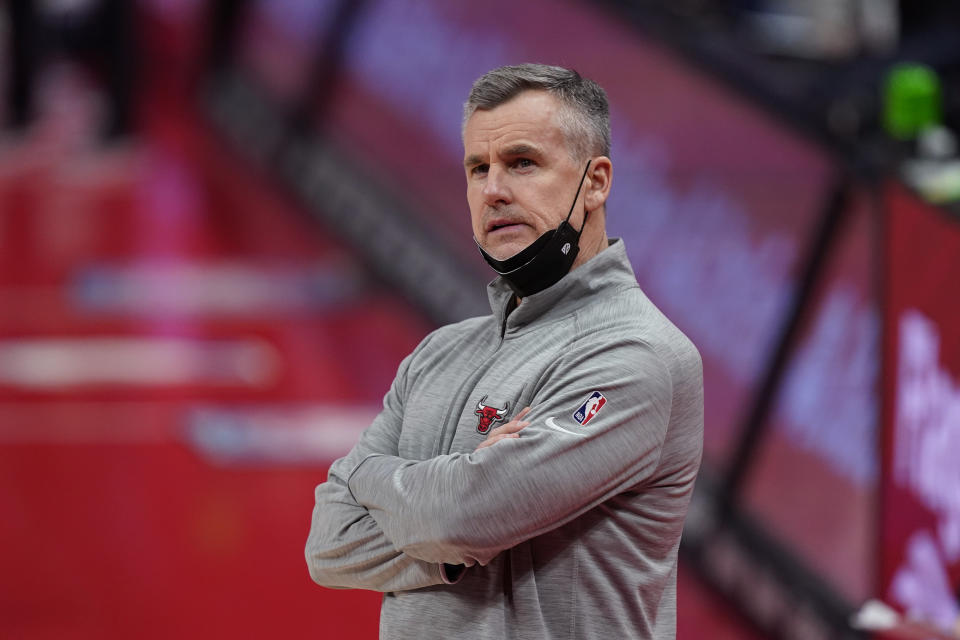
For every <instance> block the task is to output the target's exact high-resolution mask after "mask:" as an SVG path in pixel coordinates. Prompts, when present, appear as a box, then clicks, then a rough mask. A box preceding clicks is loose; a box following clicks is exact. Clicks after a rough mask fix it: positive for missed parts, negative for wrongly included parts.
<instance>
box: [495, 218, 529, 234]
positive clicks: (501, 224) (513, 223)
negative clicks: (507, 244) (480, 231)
mask: <svg viewBox="0 0 960 640" xmlns="http://www.w3.org/2000/svg"><path fill="white" fill-rule="evenodd" d="M522 226H523V223H522V222H519V221H517V220H507V219H495V220H491V221H490V222H488V223H487V233H494V232H496V231H509V230H511V229H519V228H520V227H522Z"/></svg>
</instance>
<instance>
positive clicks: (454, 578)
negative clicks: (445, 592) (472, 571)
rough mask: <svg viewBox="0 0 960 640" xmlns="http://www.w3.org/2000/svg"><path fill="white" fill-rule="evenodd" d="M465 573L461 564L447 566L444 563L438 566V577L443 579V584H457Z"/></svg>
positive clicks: (465, 568)
mask: <svg viewBox="0 0 960 640" xmlns="http://www.w3.org/2000/svg"><path fill="white" fill-rule="evenodd" d="M466 572H467V567H466V566H465V565H462V564H447V563H446V562H444V563H442V564H441V565H440V577H441V578H443V582H444V584H457V583H458V582H460V580H461V579H462V578H463V574H465V573H466Z"/></svg>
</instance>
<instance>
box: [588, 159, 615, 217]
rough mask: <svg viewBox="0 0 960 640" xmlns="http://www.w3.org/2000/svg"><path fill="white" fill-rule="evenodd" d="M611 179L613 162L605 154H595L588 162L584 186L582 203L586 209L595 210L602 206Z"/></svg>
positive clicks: (608, 191)
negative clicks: (588, 166) (588, 168)
mask: <svg viewBox="0 0 960 640" xmlns="http://www.w3.org/2000/svg"><path fill="white" fill-rule="evenodd" d="M612 179H613V163H612V162H610V158H608V157H607V156H597V157H596V158H594V159H593V161H592V162H591V163H590V170H589V171H588V172H587V181H586V184H585V185H584V187H585V188H586V194H585V195H584V197H583V198H584V199H583V204H584V206H585V207H586V208H587V211H595V210H596V209H599V208H601V207H603V205H604V204H605V203H606V202H607V196H608V195H610V181H611V180H612Z"/></svg>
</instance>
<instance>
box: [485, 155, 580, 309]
mask: <svg viewBox="0 0 960 640" xmlns="http://www.w3.org/2000/svg"><path fill="white" fill-rule="evenodd" d="M589 169H590V162H587V166H586V167H585V168H584V169H583V175H582V176H580V184H579V185H577V193H576V195H574V196H573V202H572V203H571V204H570V211H569V212H568V213H567V218H566V220H564V221H563V222H561V223H560V226H559V227H557V228H556V229H551V230H550V231H547V232H545V233H544V234H543V235H541V236H540V237H539V238H537V239H536V240H534V241H533V243H532V244H531V245H530V246H528V247H526V248H525V249H523V250H521V251H520V252H519V253H517V254H516V255H513V256H510V257H509V258H507V259H506V260H497V259H496V258H494V257H493V256H491V255H490V254H489V253H487V252H486V251H484V250H483V247H481V246H480V243H479V242H477V248H478V249H480V255H482V256H483V259H484V260H486V261H487V263H488V264H489V265H490V266H491V267H493V270H494V271H496V272H497V273H498V274H500V276H502V277H503V279H504V280H506V281H507V284H509V285H510V288H511V289H513V291H514V293H516V294H517V295H518V296H519V297H521V298H525V297H527V296H530V295H533V294H535V293H539V292H541V291H543V290H544V289H546V288H547V287H551V286H553V285H555V284H556V283H558V282H560V279H561V278H563V276H565V275H567V273H569V272H570V267H572V266H573V261H574V260H576V259H577V254H578V253H580V234H581V233H583V228H584V227H585V226H587V215H588V214H589V212H588V211H587V210H586V209H584V211H583V224H582V225H581V226H580V231H577V230H576V229H574V228H573V226H572V225H571V224H570V216H571V215H572V214H573V208H574V207H575V206H576V204H577V198H579V197H580V189H582V188H583V181H584V179H585V178H586V177H587V170H589ZM473 241H474V242H476V241H477V239H476V238H474V239H473Z"/></svg>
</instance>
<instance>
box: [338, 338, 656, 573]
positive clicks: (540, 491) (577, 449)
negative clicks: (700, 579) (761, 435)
mask: <svg viewBox="0 0 960 640" xmlns="http://www.w3.org/2000/svg"><path fill="white" fill-rule="evenodd" d="M595 393H598V394H599V395H600V396H602V398H603V399H604V403H603V405H602V407H600V408H599V410H596V411H595V412H594V413H593V414H592V416H591V417H590V418H589V419H585V420H580V421H578V420H577V418H576V417H575V416H576V414H577V413H578V410H579V409H580V408H581V407H582V406H583V405H584V404H585V403H587V401H588V400H589V399H590V398H591V397H593V396H594V394H595ZM672 395H673V385H672V382H671V379H670V375H669V371H668V369H667V367H666V365H665V364H664V363H663V361H662V360H661V359H660V358H659V357H658V356H657V355H656V353H654V351H653V350H652V348H650V347H649V346H648V345H646V344H645V343H643V342H640V341H632V340H621V341H619V342H615V343H613V344H598V343H596V342H595V343H593V344H589V345H584V346H581V347H579V348H575V349H572V350H571V352H570V353H568V355H567V356H565V357H564V358H563V359H561V360H560V361H559V362H558V365H557V366H556V367H554V368H553V369H552V370H551V372H550V374H549V377H548V378H547V379H545V380H543V381H542V384H541V385H540V388H539V390H538V391H537V393H536V395H535V397H534V399H533V401H532V402H531V407H532V409H531V411H530V413H529V414H528V415H527V416H526V418H525V420H527V421H529V422H530V425H529V426H528V427H526V428H525V429H523V430H522V431H521V432H520V437H519V438H514V439H507V440H503V441H500V442H498V443H497V444H495V445H493V446H492V447H487V448H484V449H481V450H479V451H476V452H474V453H470V454H451V455H445V456H440V457H437V458H433V459H431V460H425V461H420V462H414V461H408V460H403V459H400V458H398V457H395V456H389V455H378V456H372V457H368V458H367V459H365V460H364V461H363V462H362V463H361V465H360V466H358V468H357V469H356V470H355V472H354V473H353V475H352V476H351V477H350V480H349V485H350V489H351V491H352V492H353V493H354V495H355V496H356V499H357V500H358V501H359V502H360V503H361V504H363V505H365V506H366V507H367V509H368V510H369V511H370V514H371V516H372V517H373V518H374V519H375V520H376V521H377V523H378V524H379V525H380V526H381V528H382V529H383V531H384V532H385V534H386V535H387V536H388V537H389V538H390V539H391V540H393V542H394V543H395V544H397V545H398V547H399V548H400V549H402V550H403V551H404V552H406V553H409V554H410V555H412V556H414V557H418V558H421V559H424V560H428V561H433V562H446V563H452V564H459V563H463V564H466V565H471V564H475V563H479V564H486V563H487V562H489V561H490V560H491V559H492V558H493V557H495V556H496V555H497V554H498V553H499V552H500V551H502V550H503V549H507V548H510V547H512V546H515V545H516V544H519V543H520V542H522V541H524V540H527V539H529V538H532V537H534V536H536V535H539V534H541V533H544V532H546V531H549V530H551V529H553V528H556V527H558V526H561V525H563V524H565V523H566V522H569V521H570V520H572V519H573V518H575V517H577V516H578V515H580V514H582V513H584V512H585V511H587V510H589V509H591V508H593V507H594V506H596V505H598V504H600V503H601V502H603V501H604V500H607V499H608V498H610V497H612V496H614V495H616V494H618V493H620V492H623V491H625V490H627V489H631V488H638V487H641V486H642V485H643V483H645V482H648V481H649V480H650V478H651V477H652V476H653V474H654V472H655V470H656V468H657V466H658V464H659V460H660V453H661V450H662V446H663V443H664V439H665V437H666V433H667V427H668V423H669V420H670V408H671V405H672Z"/></svg>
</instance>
